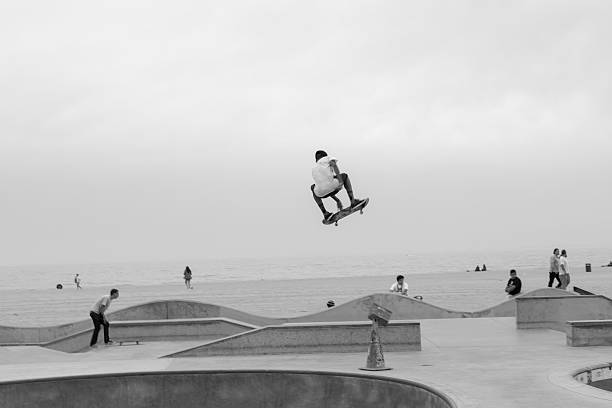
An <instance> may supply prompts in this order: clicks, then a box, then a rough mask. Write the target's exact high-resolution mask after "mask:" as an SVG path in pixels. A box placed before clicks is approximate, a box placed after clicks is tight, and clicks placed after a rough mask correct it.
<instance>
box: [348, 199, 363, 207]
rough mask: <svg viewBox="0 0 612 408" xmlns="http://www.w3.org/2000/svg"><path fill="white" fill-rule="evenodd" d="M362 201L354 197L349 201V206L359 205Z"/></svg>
mask: <svg viewBox="0 0 612 408" xmlns="http://www.w3.org/2000/svg"><path fill="white" fill-rule="evenodd" d="M364 202H365V200H360V199H358V198H356V199H354V200H353V201H351V207H353V208H355V207H359V206H360V205H361V204H363V203H364Z"/></svg>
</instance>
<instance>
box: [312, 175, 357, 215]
mask: <svg viewBox="0 0 612 408" xmlns="http://www.w3.org/2000/svg"><path fill="white" fill-rule="evenodd" d="M337 178H338V180H339V181H340V186H339V187H338V188H337V189H336V190H335V191H332V192H331V193H329V194H327V195H325V196H323V197H319V196H318V195H316V194H315V192H314V189H315V185H314V184H313V185H312V186H310V190H311V191H312V197H313V198H314V200H315V202H316V203H317V205H318V206H319V208H320V209H321V212H322V213H323V215H325V213H326V212H327V210H326V209H325V205H324V204H323V199H324V198H328V197H331V198H333V199H334V201H335V202H336V204H337V205H338V209H340V206H341V205H342V203H341V202H340V199H339V198H338V197H336V194H338V193H339V192H340V191H341V190H342V187H344V188H345V189H346V194H347V195H348V197H349V200H350V201H351V202H350V203H349V205H352V204H353V201H354V200H355V197H354V196H353V186H352V185H351V179H350V178H349V176H348V174H346V173H340V174H339V175H338V177H337Z"/></svg>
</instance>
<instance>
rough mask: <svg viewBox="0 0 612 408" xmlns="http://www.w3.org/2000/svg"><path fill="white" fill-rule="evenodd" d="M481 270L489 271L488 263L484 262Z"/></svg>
mask: <svg viewBox="0 0 612 408" xmlns="http://www.w3.org/2000/svg"><path fill="white" fill-rule="evenodd" d="M481 271H483V272H486V271H487V265H485V264H482V269H481Z"/></svg>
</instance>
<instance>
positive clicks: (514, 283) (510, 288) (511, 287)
mask: <svg viewBox="0 0 612 408" xmlns="http://www.w3.org/2000/svg"><path fill="white" fill-rule="evenodd" d="M522 286H523V283H522V282H521V279H520V278H519V277H518V276H516V270H514V269H510V279H508V283H507V284H506V289H505V290H506V293H507V294H508V295H510V296H516V295H518V294H519V293H521V287H522Z"/></svg>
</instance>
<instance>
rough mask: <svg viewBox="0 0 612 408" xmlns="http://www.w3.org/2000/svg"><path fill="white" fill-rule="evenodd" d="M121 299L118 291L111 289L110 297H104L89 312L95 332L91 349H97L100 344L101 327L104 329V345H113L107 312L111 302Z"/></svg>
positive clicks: (90, 343) (90, 345)
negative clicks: (97, 344) (98, 343)
mask: <svg viewBox="0 0 612 408" xmlns="http://www.w3.org/2000/svg"><path fill="white" fill-rule="evenodd" d="M118 297H119V290H118V289H111V291H110V295H104V296H102V297H101V298H100V299H98V300H97V301H96V303H94V305H93V306H92V307H91V310H90V311H89V317H91V320H92V321H93V325H94V330H93V333H92V335H91V341H90V342H89V347H96V343H97V342H98V334H99V333H100V326H103V327H104V344H113V341H112V340H111V339H110V337H109V326H110V324H109V323H108V319H107V318H106V311H107V310H108V308H109V307H110V305H111V302H112V301H113V300H115V299H117V298H118Z"/></svg>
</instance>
